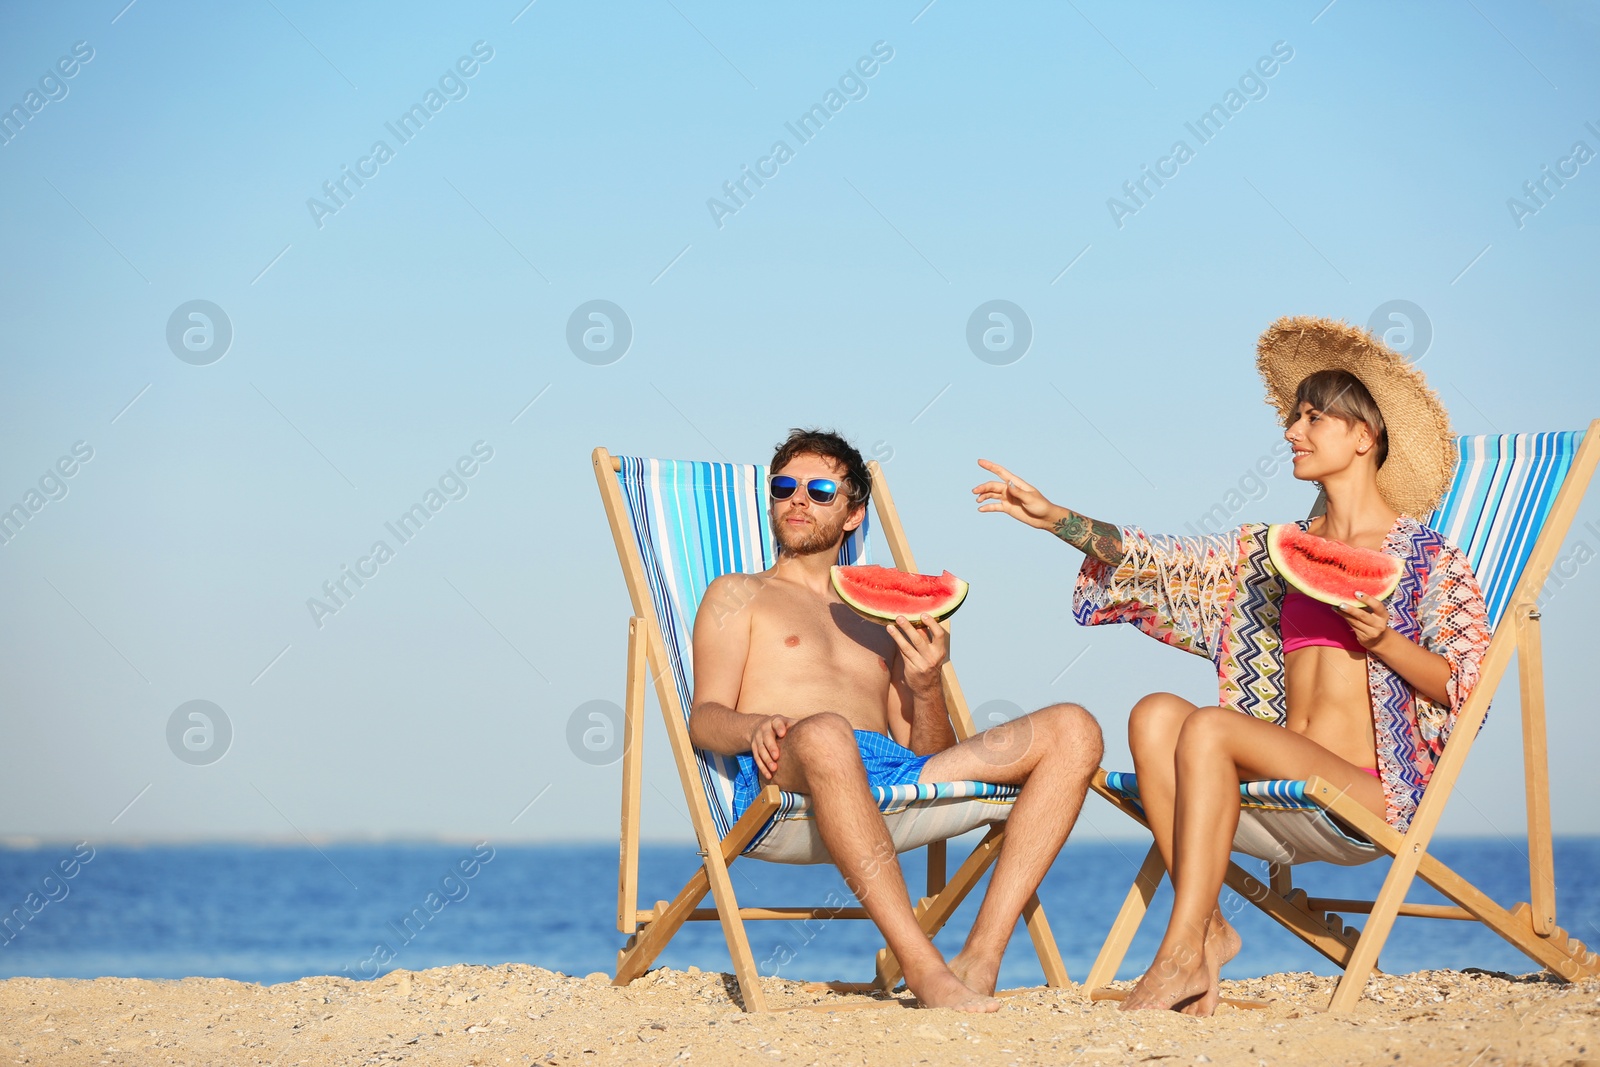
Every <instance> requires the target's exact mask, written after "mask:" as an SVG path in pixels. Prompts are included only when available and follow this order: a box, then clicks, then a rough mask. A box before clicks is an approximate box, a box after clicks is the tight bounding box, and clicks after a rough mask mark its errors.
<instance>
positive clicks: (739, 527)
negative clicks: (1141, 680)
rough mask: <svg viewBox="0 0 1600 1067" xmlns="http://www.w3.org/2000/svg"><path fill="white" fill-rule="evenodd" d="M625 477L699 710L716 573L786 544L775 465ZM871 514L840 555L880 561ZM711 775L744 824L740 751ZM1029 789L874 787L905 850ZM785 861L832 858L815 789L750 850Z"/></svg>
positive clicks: (717, 810) (676, 662)
mask: <svg viewBox="0 0 1600 1067" xmlns="http://www.w3.org/2000/svg"><path fill="white" fill-rule="evenodd" d="M620 459H621V470H619V471H618V472H617V479H618V481H619V482H620V483H621V486H622V495H623V499H624V500H625V501H626V503H627V511H628V518H629V521H630V524H631V525H632V527H633V535H634V539H635V541H636V542H637V543H638V546H639V555H640V557H641V559H642V560H643V562H644V570H645V576H646V578H647V580H648V582H649V586H650V598H651V601H652V603H653V604H654V606H655V612H656V618H657V620H658V621H659V622H660V624H661V632H662V636H663V638H664V639H665V644H666V650H667V659H668V661H669V663H670V664H671V667H672V680H673V684H674V686H675V687H676V689H677V694H678V701H679V705H680V706H681V707H682V709H683V713H684V715H685V717H687V716H688V713H689V709H690V706H691V700H692V697H693V693H694V680H693V663H694V659H693V650H692V644H691V639H692V635H693V631H694V620H695V614H696V612H697V611H698V610H699V607H700V600H701V598H702V597H703V596H705V591H706V587H707V586H708V585H710V584H711V581H712V580H713V579H715V578H717V577H720V576H721V575H724V574H735V573H743V574H754V573H757V572H760V571H763V570H766V569H767V568H768V567H770V566H772V563H773V559H774V556H775V550H774V547H773V541H772V528H771V525H770V524H769V523H768V521H767V515H768V492H767V468H766V467H765V466H764V465H758V464H735V463H704V462H694V461H684V460H666V459H643V458H638V457H632V456H623V457H620ZM870 517H871V511H870V509H869V510H868V521H867V522H863V523H862V524H861V526H860V528H859V529H857V530H856V531H855V532H854V533H853V534H852V535H851V536H850V537H849V539H848V540H846V541H845V543H844V544H843V545H842V546H841V547H840V551H839V562H840V563H842V564H846V565H852V564H866V563H870V562H871V560H870V554H869V551H868V547H867V533H868V526H869V525H870ZM695 752H696V756H697V757H698V761H699V766H700V783H701V785H702V786H703V787H704V789H705V792H706V799H707V800H708V801H710V805H711V814H712V818H713V820H714V821H715V823H716V826H717V832H718V834H719V835H721V836H726V835H727V833H728V831H729V830H730V829H732V827H733V823H734V818H733V780H734V778H735V777H737V775H738V773H739V766H738V762H737V761H736V760H735V759H734V758H733V757H732V756H724V755H720V754H718V753H714V752H706V751H704V750H701V749H696V750H695ZM1016 795H1017V790H1016V788H1015V787H1012V786H1003V785H994V784H991V783H987V782H938V783H922V784H918V785H911V786H893V787H886V788H879V789H875V790H874V797H875V799H876V800H877V802H878V808H879V810H881V811H882V812H883V813H884V815H885V818H886V820H887V822H888V824H889V831H890V835H891V836H892V837H893V839H894V842H895V847H896V849H897V850H898V851H901V852H904V851H906V850H908V849H913V848H920V847H921V846H923V845H926V844H928V843H930V842H933V841H943V840H946V839H947V838H950V837H954V836H956V835H958V834H962V833H965V832H967V831H968V830H972V829H975V828H976V827H978V826H982V825H985V824H988V823H994V822H1000V821H1003V820H1004V819H1005V818H1006V817H1007V816H1008V815H1009V814H1010V813H1011V804H1012V803H1013V801H1014V800H1015V799H1016ZM745 854H746V855H749V856H754V857H756V858H758V859H764V860H770V861H772V862H776V863H825V862H828V853H827V850H826V849H825V848H824V847H823V845H822V840H821V838H820V836H819V835H818V834H817V832H816V827H815V824H814V823H813V821H812V819H811V817H810V798H809V797H807V796H805V795H803V794H799V793H785V794H783V806H782V807H781V808H780V809H779V811H778V813H777V814H776V815H775V816H774V817H773V818H772V820H771V821H770V822H768V824H767V825H766V826H765V827H764V828H762V830H761V831H760V832H759V833H758V834H757V835H756V837H755V839H754V840H753V841H752V842H751V843H750V845H749V846H748V847H747V848H746V849H745Z"/></svg>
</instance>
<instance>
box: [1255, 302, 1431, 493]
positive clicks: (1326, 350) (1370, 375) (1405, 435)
mask: <svg viewBox="0 0 1600 1067" xmlns="http://www.w3.org/2000/svg"><path fill="white" fill-rule="evenodd" d="M1330 368H1334V369H1339V370H1345V371H1349V372H1350V373H1351V374H1354V375H1355V376H1356V377H1357V378H1359V379H1361V384H1362V385H1365V386H1366V387H1367V391H1368V392H1370V393H1371V394H1372V399H1373V400H1374V401H1375V402H1376V403H1377V405H1378V410H1379V411H1380V412H1382V413H1383V422H1384V427H1385V429H1386V431H1387V433H1388V438H1389V454H1388V458H1387V459H1385V460H1384V463H1383V466H1382V467H1379V468H1378V492H1379V493H1381V494H1382V495H1383V499H1384V500H1385V501H1387V502H1388V504H1389V506H1390V507H1392V508H1394V509H1395V510H1396V511H1398V512H1401V513H1402V514H1405V515H1410V516H1411V517H1412V518H1414V519H1416V520H1417V521H1418V522H1426V521H1427V519H1428V516H1429V515H1431V514H1432V513H1433V510H1434V509H1435V508H1436V507H1438V506H1439V501H1440V500H1442V499H1443V498H1444V494H1445V490H1447V489H1448V488H1449V487H1450V479H1451V477H1452V475H1453V474H1454V473H1455V466H1456V444H1455V434H1454V433H1453V432H1452V431H1451V429H1450V414H1449V412H1447V411H1446V410H1445V407H1444V404H1443V403H1441V402H1440V400H1439V394H1437V393H1435V392H1434V391H1433V390H1432V389H1431V388H1429V387H1428V383H1427V380H1426V379H1425V378H1424V377H1423V376H1422V372H1421V371H1419V370H1417V368H1416V367H1415V366H1413V365H1412V364H1411V363H1409V362H1407V361H1406V359H1405V357H1404V356H1401V355H1400V354H1399V353H1398V352H1395V351H1394V350H1393V349H1391V348H1389V347H1388V346H1387V345H1385V344H1384V343H1383V342H1382V341H1379V340H1378V339H1377V338H1375V337H1373V336H1372V335H1371V334H1370V333H1368V332H1367V331H1365V330H1363V329H1360V328H1359V327H1356V326H1351V325H1348V324H1347V323H1343V322H1337V321H1335V320H1332V319H1319V318H1312V317H1309V316H1293V317H1284V318H1281V319H1279V320H1278V321H1277V322H1274V323H1273V324H1272V325H1271V326H1269V327H1267V330H1266V332H1265V333H1263V334H1262V335H1261V340H1260V341H1259V342H1257V344H1256V369H1257V370H1259V371H1260V372H1261V379H1262V381H1263V382H1265V383H1266V387H1267V403H1269V404H1271V405H1272V406H1274V407H1276V408H1277V409H1278V416H1279V418H1280V419H1281V420H1282V421H1283V422H1284V423H1285V424H1287V422H1288V420H1289V418H1290V416H1291V415H1292V414H1293V413H1294V397H1295V392H1296V390H1298V389H1299V387H1300V383H1301V382H1302V381H1303V380H1304V379H1305V378H1306V376H1307V375H1310V374H1313V373H1315V372H1316V371H1319V370H1328V369H1330Z"/></svg>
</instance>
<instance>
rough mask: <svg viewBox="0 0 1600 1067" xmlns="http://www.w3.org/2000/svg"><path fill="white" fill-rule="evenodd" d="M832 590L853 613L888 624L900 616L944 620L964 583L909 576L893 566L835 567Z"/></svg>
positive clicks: (946, 578) (962, 591)
mask: <svg viewBox="0 0 1600 1067" xmlns="http://www.w3.org/2000/svg"><path fill="white" fill-rule="evenodd" d="M832 576H833V588H834V591H835V592H837V593H838V594H839V599H841V600H843V601H844V602H845V603H846V604H848V605H850V607H852V608H854V609H855V611H856V612H857V613H858V614H860V615H863V616H865V617H866V618H868V619H872V620H874V621H877V622H892V621H894V618H895V616H897V615H904V616H905V617H906V618H908V619H910V620H911V621H913V622H917V621H918V619H917V616H918V615H923V614H926V615H929V616H932V617H933V618H935V619H947V618H949V617H950V616H951V615H954V614H955V612H956V609H957V608H959V607H960V606H961V602H962V601H963V600H965V599H966V598H967V583H966V582H963V581H962V580H961V579H960V578H957V577H956V576H955V575H953V574H951V573H950V572H949V571H945V572H944V573H943V574H939V575H933V574H913V573H911V572H910V571H898V570H895V569H894V568H893V567H839V566H835V567H834V568H833V571H832Z"/></svg>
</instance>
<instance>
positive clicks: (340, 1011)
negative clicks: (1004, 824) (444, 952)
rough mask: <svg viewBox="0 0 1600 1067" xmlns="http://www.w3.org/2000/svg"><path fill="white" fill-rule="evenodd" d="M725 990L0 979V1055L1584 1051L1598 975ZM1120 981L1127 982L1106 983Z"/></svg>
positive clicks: (1563, 1055)
mask: <svg viewBox="0 0 1600 1067" xmlns="http://www.w3.org/2000/svg"><path fill="white" fill-rule="evenodd" d="M764 983H765V984H764V989H765V991H766V993H767V996H768V998H769V1000H770V1003H771V1004H772V1006H773V1007H774V1008H775V1009H777V1010H774V1011H771V1012H769V1013H767V1014H764V1015H750V1014H746V1013H744V1012H742V1011H740V1010H739V1008H738V1005H737V1004H736V1003H735V1002H734V1000H733V999H732V998H731V997H730V995H729V988H730V986H731V980H730V978H729V976H727V975H723V974H716V973H710V972H700V971H697V970H694V969H692V968H691V969H690V970H689V971H687V972H684V971H673V970H666V969H661V970H656V971H652V972H651V973H649V974H647V975H645V976H644V977H643V978H641V979H639V980H638V981H636V982H635V983H634V984H633V985H632V986H630V987H628V988H626V989H617V988H613V987H612V986H610V985H609V983H608V979H607V976H605V975H599V974H595V975H590V976H588V977H586V978H576V977H568V976H566V975H561V974H558V973H555V972H551V971H546V970H542V969H540V968H538V967H530V966H527V965H525V964H505V965H502V966H499V967H477V966H465V965H460V966H454V967H443V968H436V969H434V970H428V971H418V972H409V971H394V972H391V973H390V974H388V975H386V976H384V977H383V978H381V979H378V980H377V981H374V982H353V981H350V980H348V979H345V978H332V977H319V978H306V979H303V980H301V981H297V982H286V983H283V984H280V985H273V986H260V985H255V984H250V983H243V982H234V981H230V980H227V979H218V978H188V979H184V980H181V981H145V980H140V979H125V978H99V979H95V980H92V981H74V980H59V979H36V978H13V979H9V980H6V981H4V982H0V1034H3V1035H4V1036H3V1037H0V1057H3V1059H0V1062H4V1063H8V1064H11V1063H17V1064H68V1065H77V1064H84V1065H100V1064H195V1065H208V1064H282V1065H286V1067H289V1065H294V1064H348V1065H365V1064H376V1063H391V1062H412V1063H417V1064H433V1063H440V1064H445V1063H448V1064H481V1065H487V1064H513V1065H519V1064H559V1065H565V1064H577V1063H623V1064H633V1063H638V1064H663V1063H673V1064H694V1063H727V1062H733V1061H735V1060H743V1061H744V1062H747V1063H748V1062H756V1061H759V1062H772V1063H795V1064H813V1063H815V1064H832V1063H846V1064H858V1063H859V1064H923V1063H927V1064H957V1063H962V1064H964V1063H985V1064H991V1063H992V1064H1055V1065H1062V1064H1073V1065H1082V1067H1089V1065H1093V1064H1135V1063H1140V1064H1142V1063H1159V1062H1171V1063H1173V1064H1189V1063H1217V1064H1250V1065H1251V1067H1256V1065H1259V1064H1271V1065H1277V1064H1308V1065H1319V1067H1325V1065H1330V1064H1372V1063H1408V1064H1410V1063H1425V1064H1433V1063H1437V1064H1461V1065H1465V1064H1473V1065H1474V1067H1486V1065H1489V1064H1551V1065H1576V1064H1586V1063H1594V1064H1600V1044H1597V1042H1600V1031H1597V1020H1600V980H1588V981H1585V982H1580V983H1576V984H1571V985H1560V984H1556V983H1554V982H1550V981H1546V980H1544V978H1543V976H1541V975H1538V974H1530V975H1524V976H1521V977H1512V976H1509V975H1493V974H1483V973H1461V972H1456V971H1423V972H1419V973H1416V974H1410V975H1401V976H1393V975H1383V976H1379V977H1377V978H1374V979H1373V980H1372V981H1371V982H1370V983H1369V984H1368V986H1367V993H1366V996H1365V998H1364V999H1363V1000H1362V1002H1361V1004H1360V1006H1359V1008H1358V1009H1357V1010H1356V1011H1355V1012H1354V1013H1352V1014H1350V1015H1347V1016H1330V1015H1326V1014H1323V1013H1321V1012H1319V1011H1318V1010H1317V1008H1318V1006H1319V1005H1321V1004H1322V1003H1324V1002H1325V1001H1326V998H1327V996H1328V995H1329V993H1330V992H1331V990H1332V986H1333V979H1331V978H1325V977H1317V976H1313V975H1309V974H1279V975H1269V976H1267V977H1264V978H1258V979H1251V980H1248V981H1234V982H1224V983H1223V986H1224V989H1223V992H1224V995H1226V996H1231V997H1237V998H1249V999H1253V1000H1261V1001H1266V1002H1267V1005H1266V1007H1264V1008H1259V1009H1242V1008H1235V1007H1231V1006H1228V1005H1224V1006H1223V1007H1222V1008H1221V1009H1220V1010H1219V1012H1218V1014H1217V1015H1216V1016H1215V1017H1213V1018H1211V1019H1191V1018H1188V1017H1186V1016H1182V1015H1177V1014H1174V1013H1172V1012H1159V1013H1157V1012H1140V1013H1123V1012H1119V1011H1118V1010H1117V1007H1116V1005H1115V1004H1114V1003H1112V1002H1108V1001H1099V1002H1091V1001H1090V1000H1089V999H1088V998H1087V997H1086V995H1085V992H1084V990H1083V989H1082V988H1081V987H1078V986H1071V987H1068V988H1065V989H1059V990H1052V989H1034V990H1027V991H1022V992H1018V993H1015V994H1013V995H1010V996H1008V997H1007V998H1006V1001H1005V1005H1004V1007H1003V1008H1002V1009H1001V1010H1000V1011H999V1012H998V1013H997V1014H994V1015H987V1016H972V1015H960V1014H956V1013H954V1012H950V1011H928V1010H920V1009H914V1008H913V1004H912V1002H911V1000H910V999H909V998H908V997H907V996H906V995H905V994H903V993H902V994H901V995H900V996H898V997H881V998H873V997H868V996H861V995H840V994H835V993H832V992H829V991H828V990H827V989H826V988H824V987H821V986H818V985H816V984H813V983H803V982H789V981H784V980H781V979H765V980H764ZM1123 984H1126V983H1123Z"/></svg>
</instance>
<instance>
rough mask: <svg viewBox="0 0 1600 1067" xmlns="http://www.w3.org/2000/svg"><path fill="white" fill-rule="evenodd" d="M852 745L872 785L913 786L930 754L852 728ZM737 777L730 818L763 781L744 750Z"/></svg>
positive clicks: (742, 809) (739, 812) (751, 798)
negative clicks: (853, 730) (857, 752)
mask: <svg viewBox="0 0 1600 1067" xmlns="http://www.w3.org/2000/svg"><path fill="white" fill-rule="evenodd" d="M856 748H858V749H860V750H861V762H862V763H863V764H865V765H866V768H867V784H868V785H873V786H889V785H914V784H915V783H916V782H917V780H918V776H919V775H921V774H922V767H923V764H925V763H927V762H928V761H929V760H930V759H932V758H933V757H932V756H919V755H917V754H916V753H915V752H913V751H911V750H910V749H909V748H906V747H905V746H904V745H901V744H899V743H898V742H896V741H895V740H894V739H893V738H891V737H889V736H887V735H886V734H880V733H874V732H872V731H871V730H857V731H856ZM738 759H739V777H737V778H735V779H734V780H733V817H734V818H735V819H737V818H739V817H740V816H741V815H743V814H744V813H745V812H746V811H747V810H748V809H749V807H750V804H751V802H752V801H754V800H755V798H756V794H758V793H760V792H761V789H762V787H763V786H765V785H766V784H767V783H765V782H763V781H762V780H761V770H760V768H759V767H757V766H756V759H755V757H754V756H752V755H751V754H750V753H748V752H742V753H740V754H739V757H738Z"/></svg>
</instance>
